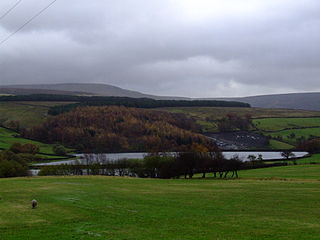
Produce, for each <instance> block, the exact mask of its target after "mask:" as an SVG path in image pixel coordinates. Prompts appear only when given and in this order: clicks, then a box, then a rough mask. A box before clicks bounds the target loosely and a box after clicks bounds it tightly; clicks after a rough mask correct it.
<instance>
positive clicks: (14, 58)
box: [0, 0, 320, 97]
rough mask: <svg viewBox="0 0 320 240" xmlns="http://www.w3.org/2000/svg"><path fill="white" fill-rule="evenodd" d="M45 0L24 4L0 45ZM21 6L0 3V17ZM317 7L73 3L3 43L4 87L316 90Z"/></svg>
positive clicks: (198, 92)
mask: <svg viewBox="0 0 320 240" xmlns="http://www.w3.org/2000/svg"><path fill="white" fill-rule="evenodd" d="M49 2H50V1H49V0H41V1H39V0H37V1H36V0H29V1H27V0H25V1H23V2H22V3H21V4H20V5H19V6H18V7H17V8H16V9H15V10H14V11H13V12H12V13H11V14H10V15H8V16H7V17H6V18H4V19H2V20H1V21H0V41H1V40H2V39H3V38H5V37H6V36H7V35H8V34H10V33H11V32H12V31H14V30H15V29H17V27H19V26H20V25H21V24H22V23H24V22H25V21H26V20H27V19H28V18H30V17H31V16H32V15H33V14H35V13H36V12H37V11H39V10H40V9H41V8H43V7H44V6H46V5H47V4H48V3H49ZM14 3H15V1H14V0H4V1H1V2H0V15H1V14H2V13H3V12H5V10H6V9H8V8H9V7H10V6H12V5H13V4H14ZM319 27H320V2H319V1H316V0H304V1H301V0H290V1H289V0H247V1H241V4H240V3H239V1H237V0H226V1H219V0H202V1H201V0H161V1H146V0H136V1H132V0H131V1H130V0H122V1H106V0H93V1H82V0H68V1H59V0H58V1H57V2H56V4H55V5H53V6H52V7H51V8H50V9H48V10H47V11H46V12H45V13H44V14H43V15H41V16H40V17H39V18H37V19H36V20H35V21H34V22H32V23H31V24H30V25H28V26H27V27H26V28H25V29H23V31H21V32H19V33H18V34H16V35H15V36H14V37H12V38H11V39H10V40H9V41H8V42H6V43H5V44H3V45H2V46H0V74H1V75H0V76H1V77H0V83H1V84H15V83H17V84H18V83H61V82H100V83H109V84H114V85H117V86H121V87H125V88H130V89H134V90H139V91H143V92H146V93H152V94H158V95H180V96H191V97H216V96H241V95H254V94H261V93H278V92H295V91H317V90H320V85H319V83H318V82H319V79H318V76H319V73H320V70H319V69H320V68H319V67H320V66H319V65H320V54H319V53H320V47H319V44H318V42H320V31H319Z"/></svg>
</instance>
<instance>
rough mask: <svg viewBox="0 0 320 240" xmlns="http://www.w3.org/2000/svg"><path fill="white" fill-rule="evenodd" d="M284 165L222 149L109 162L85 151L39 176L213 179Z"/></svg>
mask: <svg viewBox="0 0 320 240" xmlns="http://www.w3.org/2000/svg"><path fill="white" fill-rule="evenodd" d="M282 165H287V163H274V164H265V163H264V162H262V161H259V160H253V161H248V162H243V161H241V160H240V159H239V157H238V156H234V157H233V158H231V159H226V158H225V157H224V156H223V154H222V152H220V151H215V152H180V153H177V154H175V155H172V154H171V155H168V154H159V153H153V154H149V155H147V156H145V157H144V159H120V160H116V161H110V160H108V159H107V157H106V155H105V154H95V155H93V154H85V155H84V156H83V158H82V160H81V161H79V162H76V163H74V164H63V165H54V166H44V167H42V168H41V170H40V173H39V175H41V176H53V175H106V176H130V177H140V178H162V179H168V178H180V177H184V178H193V177H194V176H195V175H196V174H200V175H199V177H200V176H201V177H202V178H205V177H207V176H208V174H211V176H212V177H214V178H238V177H239V174H238V171H239V170H242V169H253V168H263V167H273V166H282Z"/></svg>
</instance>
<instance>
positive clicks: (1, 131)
mask: <svg viewBox="0 0 320 240" xmlns="http://www.w3.org/2000/svg"><path fill="white" fill-rule="evenodd" d="M13 143H22V144H26V143H32V144H35V145H38V146H39V147H40V153H44V154H54V152H53V149H52V147H53V145H52V144H45V143H41V142H37V141H33V140H30V139H26V138H21V137H19V135H18V134H17V133H16V132H14V131H11V130H8V129H6V128H2V127H0V149H9V148H10V147H11V145H12V144H13ZM67 151H69V152H70V151H72V150H71V149H67ZM39 156H40V157H42V158H44V159H50V158H63V157H65V156H57V155H54V156H49V155H43V154H39Z"/></svg>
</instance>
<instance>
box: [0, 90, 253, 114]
mask: <svg viewBox="0 0 320 240" xmlns="http://www.w3.org/2000/svg"><path fill="white" fill-rule="evenodd" d="M0 101H54V102H76V103H72V104H67V105H61V106H54V107H51V108H50V109H49V114H51V115H58V114H60V113H64V112H68V111H71V110H73V109H75V108H77V107H79V106H125V107H134V108H160V107H250V104H248V103H243V102H236V101H220V100H155V99H151V98H130V97H104V96H73V95H52V94H31V95H17V96H0Z"/></svg>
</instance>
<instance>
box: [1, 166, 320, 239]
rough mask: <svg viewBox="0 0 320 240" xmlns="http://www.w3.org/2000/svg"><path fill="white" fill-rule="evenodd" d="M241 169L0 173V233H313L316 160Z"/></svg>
mask: <svg viewBox="0 0 320 240" xmlns="http://www.w3.org/2000/svg"><path fill="white" fill-rule="evenodd" d="M240 177H241V178H240V179H237V180H214V179H210V178H209V179H204V180H203V179H191V180H190V179H187V180H184V179H171V180H159V179H138V178H119V177H102V176H96V177H93V176H91V177H32V178H15V179H0V186H1V191H0V239H1V240H16V239H32V240H37V239H41V240H45V239H50V240H55V239H56V240H63V239H68V240H69V239H113V240H120V239H121V240H123V239H127V240H134V239H137V240H138V239H139V240H144V239H148V240H151V239H152V240H157V239H159V240H163V239H166V240H173V239H174V240H178V239H186V240H193V239H194V240H208V239H212V240H213V239H221V240H222V239H228V240H231V239H237V240H241V239H245V240H249V239H258V240H265V239H272V240H274V239H277V240H288V239H290V240H295V239H296V240H301V239H308V240H312V239H314V240H316V239H317V240H318V239H319V236H320V221H319V211H320V202H319V198H320V190H319V189H320V181H319V180H320V165H301V166H300V165H299V166H288V167H277V168H269V169H257V170H248V171H241V172H240ZM34 198H35V199H37V200H38V201H39V207H38V208H37V209H34V210H33V209H31V206H30V201H31V200H32V199H34Z"/></svg>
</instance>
